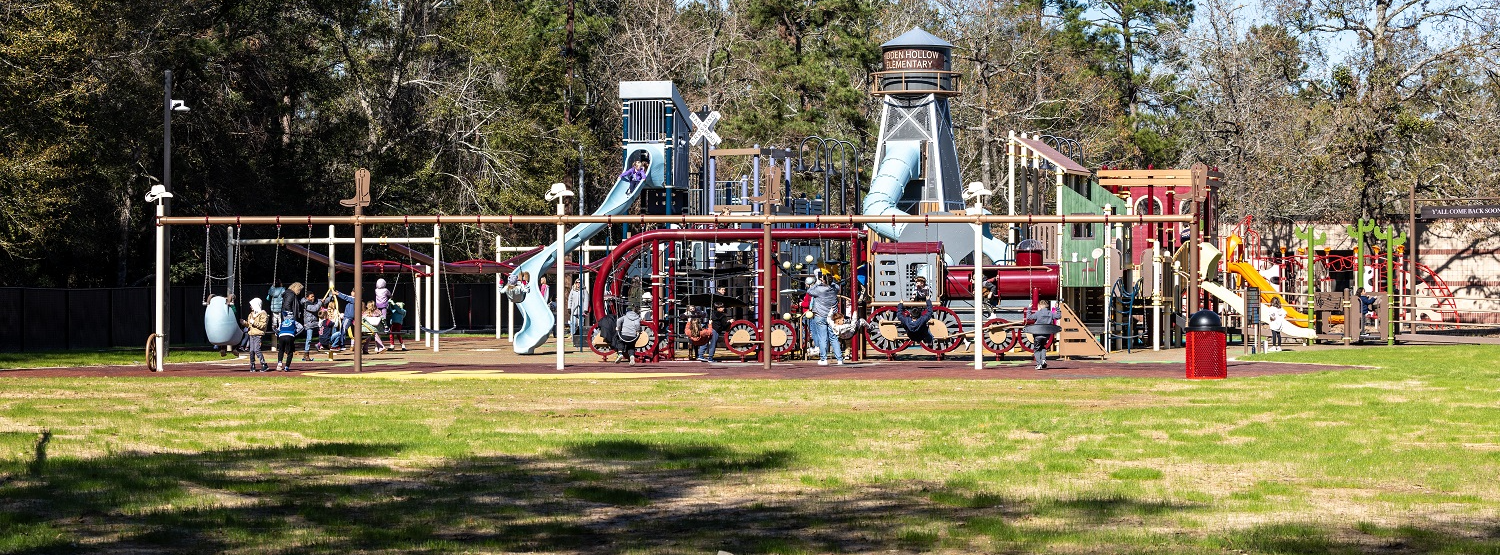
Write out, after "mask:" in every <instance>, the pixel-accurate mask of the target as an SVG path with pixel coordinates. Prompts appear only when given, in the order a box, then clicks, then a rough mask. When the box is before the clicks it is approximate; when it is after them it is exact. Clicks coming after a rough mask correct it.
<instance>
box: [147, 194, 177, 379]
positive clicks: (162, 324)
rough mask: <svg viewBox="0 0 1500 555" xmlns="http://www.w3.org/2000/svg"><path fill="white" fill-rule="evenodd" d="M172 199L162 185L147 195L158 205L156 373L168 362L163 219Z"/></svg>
mask: <svg viewBox="0 0 1500 555" xmlns="http://www.w3.org/2000/svg"><path fill="white" fill-rule="evenodd" d="M169 198H172V193H169V192H167V187H166V186H165V185H162V184H160V183H158V184H156V185H153V186H152V187H151V192H149V193H146V202H154V203H156V218H157V224H156V313H155V314H154V315H153V318H152V322H151V323H152V330H153V331H154V332H155V333H156V338H155V339H153V340H152V341H154V342H155V344H154V349H155V351H154V353H155V354H154V355H153V356H155V357H156V358H155V360H153V361H152V365H151V369H152V370H154V371H156V372H161V371H162V364H163V363H165V362H166V360H167V329H166V322H167V312H166V310H165V308H166V298H167V272H166V268H165V267H163V265H162V263H161V262H162V260H165V259H166V254H167V226H164V225H161V217H162V216H164V215H165V212H166V210H167V208H166V204H167V199H169Z"/></svg>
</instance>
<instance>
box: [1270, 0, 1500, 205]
mask: <svg viewBox="0 0 1500 555" xmlns="http://www.w3.org/2000/svg"><path fill="white" fill-rule="evenodd" d="M1274 6H1275V8H1276V13H1277V14H1278V16H1279V17H1280V18H1281V20H1282V21H1284V22H1285V24H1286V25H1287V26H1289V27H1291V28H1293V29H1296V30H1298V31H1300V32H1301V33H1306V34H1307V36H1308V38H1309V41H1310V42H1311V45H1312V46H1313V47H1314V48H1320V49H1326V48H1328V44H1329V42H1330V41H1335V40H1344V41H1352V42H1354V44H1356V49H1355V51H1354V53H1353V54H1352V55H1351V56H1350V58H1349V59H1348V60H1347V61H1346V62H1344V63H1341V64H1338V65H1337V66H1336V67H1335V68H1334V71H1333V72H1332V73H1331V75H1330V78H1329V79H1327V80H1325V81H1322V82H1314V83H1312V85H1313V86H1314V87H1315V89H1316V90H1317V92H1318V93H1319V94H1320V95H1321V96H1322V97H1323V99H1324V100H1326V101H1328V102H1329V103H1330V104H1331V105H1332V108H1333V112H1332V114H1331V117H1332V118H1333V119H1334V122H1335V124H1334V126H1332V127H1331V128H1330V133H1329V134H1328V136H1327V137H1326V139H1327V140H1328V141H1329V143H1330V151H1331V154H1332V157H1333V165H1334V170H1336V171H1339V172H1348V173H1349V174H1350V177H1351V178H1352V180H1353V183H1354V185H1355V190H1356V191H1357V201H1356V205H1355V206H1354V207H1353V208H1354V212H1355V214H1357V215H1359V216H1361V217H1370V216H1378V215H1381V213H1383V212H1384V211H1386V210H1395V206H1394V205H1395V204H1397V203H1399V202H1400V200H1401V199H1402V197H1404V196H1405V193H1406V191H1407V189H1408V188H1409V187H1415V188H1417V189H1418V190H1431V189H1437V188H1439V187H1438V184H1440V183H1443V182H1450V183H1451V182H1454V181H1456V180H1457V179H1458V175H1457V173H1455V172H1452V171H1451V168H1450V169H1445V168H1443V167H1440V166H1436V165H1432V164H1430V163H1423V160H1424V159H1425V155H1424V154H1423V153H1425V152H1427V151H1428V150H1430V148H1431V147H1432V146H1434V144H1435V143H1430V142H1428V141H1427V137H1428V136H1429V135H1430V133H1431V132H1432V131H1434V127H1433V124H1434V123H1435V122H1437V121H1442V120H1444V119H1448V118H1451V117H1452V116H1453V115H1454V114H1452V113H1451V112H1450V110H1451V109H1453V108H1457V107H1459V106H1460V105H1459V104H1455V103H1453V102H1451V101H1444V100H1443V99H1445V98H1449V99H1451V98H1452V92H1453V91H1451V90H1446V89H1445V87H1446V86H1448V85H1450V84H1453V83H1455V82H1468V83H1475V82H1480V83H1482V82H1483V81H1484V80H1491V81H1492V80H1493V71H1494V68H1495V67H1496V64H1497V62H1496V60H1497V59H1500V1H1497V0H1474V1H1471V0H1446V1H1445V0H1437V1H1434V0H1278V1H1277V2H1276V3H1275V4H1274ZM1485 71H1488V72H1490V73H1489V74H1488V75H1486V74H1485V73H1484V72H1485ZM1455 80H1456V81H1455ZM1432 172H1436V174H1434V173H1432Z"/></svg>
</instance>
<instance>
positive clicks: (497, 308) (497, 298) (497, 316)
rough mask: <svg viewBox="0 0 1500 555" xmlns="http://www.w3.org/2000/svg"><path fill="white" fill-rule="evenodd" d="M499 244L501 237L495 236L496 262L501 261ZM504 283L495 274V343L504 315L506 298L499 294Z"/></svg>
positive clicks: (497, 339) (496, 273)
mask: <svg viewBox="0 0 1500 555" xmlns="http://www.w3.org/2000/svg"><path fill="white" fill-rule="evenodd" d="M499 243H501V240H499V236H495V260H499ZM504 282H505V281H504V279H502V278H501V276H499V272H495V341H499V321H501V317H502V315H504V312H502V309H501V306H499V305H501V297H504V296H502V294H499V287H501V285H502V284H504Z"/></svg>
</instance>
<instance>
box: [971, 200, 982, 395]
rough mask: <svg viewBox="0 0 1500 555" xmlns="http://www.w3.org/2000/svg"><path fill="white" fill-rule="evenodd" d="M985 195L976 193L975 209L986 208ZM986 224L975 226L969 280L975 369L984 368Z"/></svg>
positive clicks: (978, 210)
mask: <svg viewBox="0 0 1500 555" xmlns="http://www.w3.org/2000/svg"><path fill="white" fill-rule="evenodd" d="M983 198H984V197H983V196H981V195H974V211H975V212H982V211H983V210H984V201H983V200H981V199H983ZM983 245H984V225H976V226H974V278H973V279H970V280H969V288H970V289H973V290H974V343H973V345H974V369H975V370H983V369H984V335H983V333H984V331H985V330H984V298H983V296H982V295H981V292H982V291H983V290H984V287H982V285H984V251H983V250H981V247H982V246H983Z"/></svg>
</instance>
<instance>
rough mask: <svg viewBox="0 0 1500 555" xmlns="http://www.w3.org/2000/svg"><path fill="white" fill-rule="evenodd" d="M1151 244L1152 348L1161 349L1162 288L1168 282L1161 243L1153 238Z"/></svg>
mask: <svg viewBox="0 0 1500 555" xmlns="http://www.w3.org/2000/svg"><path fill="white" fill-rule="evenodd" d="M1151 241H1152V245H1151V265H1152V271H1151V350H1153V351H1160V350H1161V288H1162V286H1164V285H1165V284H1166V280H1164V279H1162V275H1161V272H1162V269H1163V268H1165V266H1166V265H1165V264H1163V263H1162V255H1161V245H1160V244H1159V243H1156V240H1155V239H1152V240H1151Z"/></svg>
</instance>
